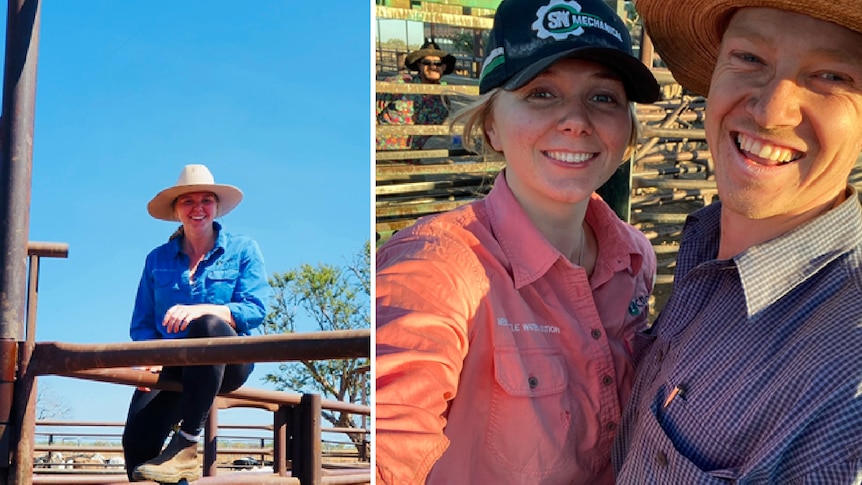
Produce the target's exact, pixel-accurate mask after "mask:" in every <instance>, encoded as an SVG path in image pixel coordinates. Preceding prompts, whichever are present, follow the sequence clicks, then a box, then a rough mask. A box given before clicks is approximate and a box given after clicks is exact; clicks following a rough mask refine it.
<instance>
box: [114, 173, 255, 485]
mask: <svg viewBox="0 0 862 485" xmlns="http://www.w3.org/2000/svg"><path fill="white" fill-rule="evenodd" d="M241 200H242V192H241V191H240V190H239V189H238V188H236V187H234V186H231V185H223V184H216V183H215V181H214V179H213V176H212V174H211V173H210V171H209V169H207V167H206V166H204V165H186V166H185V167H184V168H183V170H182V172H181V173H180V177H179V180H178V181H177V183H176V185H174V186H173V187H169V188H166V189H165V190H162V191H161V192H159V193H158V194H157V195H156V196H155V197H154V198H153V199H152V200H151V201H150V202H149V204H148V205H147V210H148V211H149V213H150V215H151V216H153V217H155V218H156V219H161V220H166V221H176V222H180V223H181V226H180V228H179V229H178V230H177V231H176V232H174V234H173V235H172V236H171V237H170V239H169V240H168V242H166V243H165V244H162V245H161V246H159V247H157V248H155V249H154V250H153V251H151V252H150V254H149V255H147V258H146V262H145V264H144V270H143V274H142V275H141V280H140V283H139V285H138V292H137V296H136V298H135V307H134V311H133V312H132V322H131V329H130V334H131V337H132V340H134V341H142V340H157V339H183V338H210V337H234V336H237V335H248V334H249V332H250V331H251V330H252V329H253V328H255V327H257V326H258V325H260V324H261V322H262V321H263V318H264V316H265V315H266V300H267V298H268V295H269V285H268V283H267V274H266V270H265V269H264V263H263V256H262V255H261V252H260V249H259V248H258V245H257V243H256V242H255V241H254V240H252V239H250V238H248V237H245V236H239V235H235V234H231V233H228V232H226V231H224V230H222V226H221V224H220V223H218V222H216V221H215V219H216V218H217V217H221V216H224V215H226V214H227V213H229V212H230V211H231V210H233V209H234V208H235V207H236V206H237V204H239V202H240V201H241ZM253 368H254V364H250V363H245V364H228V365H224V364H221V365H194V366H173V367H165V368H164V369H161V368H159V367H153V368H150V369H149V370H151V371H153V372H160V373H161V375H160V377H159V379H168V380H174V381H179V382H181V383H182V385H183V390H182V392H172V391H160V390H157V389H154V390H150V389H138V390H136V391H135V393H134V395H133V396H132V402H131V404H130V406H129V414H128V418H127V419H126V427H125V430H124V432H123V452H124V455H125V460H126V470H127V474H128V476H129V479H130V480H132V481H139V480H153V481H157V482H160V483H177V482H179V481H181V480H183V479H185V480H197V479H198V478H200V475H201V468H200V465H199V463H198V460H197V446H198V437H199V435H200V433H201V430H202V429H203V427H204V424H205V422H206V419H207V416H208V413H209V410H210V407H211V406H212V404H213V401H214V400H215V397H216V395H217V394H218V393H220V392H229V391H232V390H234V389H237V388H239V387H240V386H241V385H242V384H243V383H244V382H245V381H246V379H247V378H248V376H249V374H250V373H251V371H252V369H253ZM176 426H178V429H176V430H175V432H174V434H173V437H172V438H171V441H170V443H169V444H168V445H167V446H166V447H165V449H164V450H162V445H163V444H164V442H165V439H166V438H167V437H168V435H169V434H170V432H171V430H172V429H174V428H175V427H176Z"/></svg>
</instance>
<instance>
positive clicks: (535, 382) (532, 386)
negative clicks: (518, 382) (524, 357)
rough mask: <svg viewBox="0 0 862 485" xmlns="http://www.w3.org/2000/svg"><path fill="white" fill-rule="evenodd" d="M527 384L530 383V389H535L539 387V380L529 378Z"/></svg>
mask: <svg viewBox="0 0 862 485" xmlns="http://www.w3.org/2000/svg"><path fill="white" fill-rule="evenodd" d="M527 382H529V383H530V389H535V388H537V387H539V378H538V377H535V376H530V379H528V381H527Z"/></svg>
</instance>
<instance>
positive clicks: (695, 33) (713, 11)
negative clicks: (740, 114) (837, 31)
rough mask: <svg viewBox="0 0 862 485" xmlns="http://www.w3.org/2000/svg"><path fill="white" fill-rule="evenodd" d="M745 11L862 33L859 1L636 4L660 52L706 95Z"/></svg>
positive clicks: (655, 0)
mask: <svg viewBox="0 0 862 485" xmlns="http://www.w3.org/2000/svg"><path fill="white" fill-rule="evenodd" d="M745 7H752V8H774V9H778V10H785V11H788V12H793V13H798V14H802V15H808V16H809V17H813V18H816V19H820V20H825V21H827V22H832V23H833V24H837V25H840V26H842V27H845V28H847V29H850V30H852V31H854V32H859V33H862V4H860V3H859V0H685V1H684V2H680V1H678V0H636V1H635V8H636V9H637V11H638V13H639V14H640V16H641V18H642V19H643V22H644V25H645V26H646V31H647V34H649V36H650V39H652V41H653V44H654V45H655V49H656V52H658V54H659V55H660V56H661V58H662V60H663V61H664V62H665V63H667V65H668V67H669V68H670V71H671V73H672V74H673V77H674V78H675V79H676V80H677V82H679V83H680V84H682V85H683V87H685V88H687V89H689V90H691V91H693V92H694V93H696V94H700V95H703V96H706V95H707V94H708V93H709V84H710V80H711V79H712V71H713V68H715V64H716V62H717V60H718V47H719V44H721V37H722V36H723V35H724V31H725V29H726V28H727V24H728V22H730V17H731V16H732V15H733V13H734V12H735V11H736V10H738V9H740V8H745Z"/></svg>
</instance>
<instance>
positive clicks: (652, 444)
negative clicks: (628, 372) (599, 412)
mask: <svg viewBox="0 0 862 485" xmlns="http://www.w3.org/2000/svg"><path fill="white" fill-rule="evenodd" d="M665 389H666V386H662V388H661V389H660V392H659V393H658V394H657V395H656V398H655V400H654V401H653V403H652V404H651V406H650V410H649V411H650V412H648V413H646V414H645V415H644V417H645V423H644V426H645V427H646V429H645V432H644V436H646V437H647V445H646V446H645V447H644V448H643V450H642V452H643V453H649V454H651V455H652V456H639V457H638V458H640V460H641V461H642V462H644V463H650V464H651V469H652V470H653V471H654V476H653V477H652V478H653V479H654V480H655V483H671V482H670V481H669V480H671V479H672V478H673V479H676V480H680V479H681V480H683V481H684V482H685V483H696V484H704V485H710V484H719V483H721V484H727V483H736V482H737V480H739V479H740V478H741V477H740V475H741V474H740V472H739V469H738V468H734V467H722V466H719V465H717V464H713V465H709V464H707V462H708V461H709V460H707V458H706V455H709V456H711V457H717V456H723V457H724V459H728V457H727V456H726V455H727V453H733V451H732V450H728V449H727V448H726V447H725V446H724V445H723V444H721V443H720V442H718V441H717V440H715V438H714V437H713V436H712V433H711V432H710V431H709V430H707V429H704V428H703V426H702V423H701V422H700V419H699V417H698V416H696V415H692V414H691V409H687V404H688V403H686V401H685V399H684V398H679V397H678V398H676V399H673V400H672V401H671V402H670V404H669V405H668V407H667V408H665V407H664V404H663V403H664V401H665V400H667V398H666V397H664V398H662V396H664V395H665V394H667V392H662V390H665ZM671 416H673V417H674V418H673V419H672V418H671ZM736 459H737V460H739V459H741V458H739V457H737V458H736ZM633 461H637V460H633Z"/></svg>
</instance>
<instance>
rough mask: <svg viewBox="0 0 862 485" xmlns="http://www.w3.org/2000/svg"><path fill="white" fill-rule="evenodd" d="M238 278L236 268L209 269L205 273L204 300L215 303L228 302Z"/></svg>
mask: <svg viewBox="0 0 862 485" xmlns="http://www.w3.org/2000/svg"><path fill="white" fill-rule="evenodd" d="M238 279H239V270H237V269H217V270H212V271H209V272H208V273H207V275H206V302H207V303H213V304H216V305H224V304H227V303H230V302H231V299H232V298H233V293H234V289H235V288H236V283H237V280H238Z"/></svg>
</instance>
